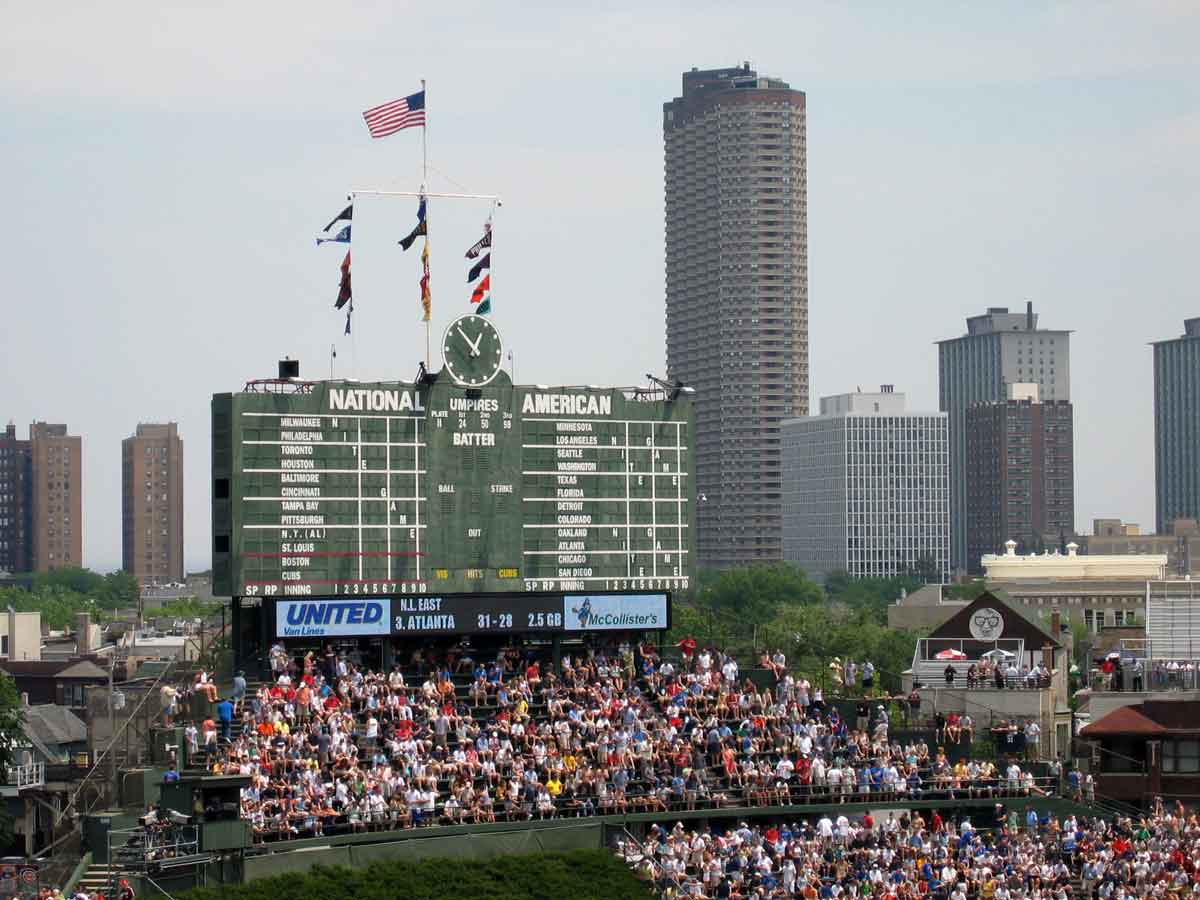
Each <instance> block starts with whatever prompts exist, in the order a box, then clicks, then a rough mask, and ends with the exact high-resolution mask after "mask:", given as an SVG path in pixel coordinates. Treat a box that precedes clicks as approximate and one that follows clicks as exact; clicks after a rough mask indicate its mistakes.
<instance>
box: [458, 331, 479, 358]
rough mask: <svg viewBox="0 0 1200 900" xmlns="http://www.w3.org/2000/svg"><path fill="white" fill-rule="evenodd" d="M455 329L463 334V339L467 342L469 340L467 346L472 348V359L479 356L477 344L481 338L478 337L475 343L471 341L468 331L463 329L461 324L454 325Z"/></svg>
mask: <svg viewBox="0 0 1200 900" xmlns="http://www.w3.org/2000/svg"><path fill="white" fill-rule="evenodd" d="M454 329H455V330H456V331H457V332H458V333H459V334H461V335H462V339H463V340H464V341H466V342H467V346H468V347H470V348H471V357H472V359H473V358H474V357H476V356H478V355H479V351H478V350H477V349H476V346H477V345H478V343H479V340H478V339H476V341H475V343H474V344H472V343H471V339H470V338H469V337H467V333H466V332H465V331H463V330H462V328H461V327H460V326H458V325H455V326H454Z"/></svg>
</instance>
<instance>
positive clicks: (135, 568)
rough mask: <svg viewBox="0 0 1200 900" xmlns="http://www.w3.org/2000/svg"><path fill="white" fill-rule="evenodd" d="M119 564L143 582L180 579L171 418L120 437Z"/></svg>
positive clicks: (178, 454) (177, 465)
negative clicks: (165, 421)
mask: <svg viewBox="0 0 1200 900" xmlns="http://www.w3.org/2000/svg"><path fill="white" fill-rule="evenodd" d="M121 551H122V552H121V567H122V568H123V569H124V570H125V571H126V572H128V573H130V574H131V575H134V576H135V577H136V578H137V579H138V581H139V582H141V583H142V584H143V585H147V584H163V583H166V582H171V581H183V440H182V439H181V438H180V437H179V428H178V426H177V425H176V423H174V422H168V423H166V424H164V425H150V424H139V425H138V427H137V430H136V431H135V432H134V433H133V435H131V436H130V437H127V438H125V440H123V441H121Z"/></svg>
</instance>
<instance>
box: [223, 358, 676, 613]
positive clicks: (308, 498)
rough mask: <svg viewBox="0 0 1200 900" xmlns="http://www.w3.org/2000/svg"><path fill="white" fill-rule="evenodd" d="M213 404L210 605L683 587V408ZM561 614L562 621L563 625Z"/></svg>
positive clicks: (570, 403) (626, 402)
mask: <svg viewBox="0 0 1200 900" xmlns="http://www.w3.org/2000/svg"><path fill="white" fill-rule="evenodd" d="M291 390H292V392H289V393H277V392H276V393H272V392H255V391H246V392H241V393H235V394H217V395H215V396H214V397H213V401H212V415H213V541H214V546H213V551H214V552H213V576H214V591H215V592H216V593H217V594H219V595H220V594H224V595H231V596H237V597H264V598H268V597H269V598H276V599H291V598H324V597H329V598H338V597H354V596H362V597H380V596H389V597H397V596H405V595H413V596H416V595H422V596H431V595H446V594H455V595H461V594H482V593H510V592H531V593H560V594H565V593H572V594H587V593H591V592H594V593H597V594H602V593H605V592H615V591H623V592H634V593H636V592H655V591H672V590H680V589H684V588H686V587H687V586H688V584H689V579H690V574H691V561H692V559H693V558H694V549H693V543H694V542H693V533H694V506H695V490H694V479H693V471H694V469H693V465H692V458H693V451H692V448H693V446H694V439H693V428H694V426H693V416H692V404H691V400H690V398H689V396H688V395H687V394H686V393H684V394H681V395H679V396H678V397H677V398H675V399H670V398H664V397H663V396H662V395H661V394H660V395H658V396H657V398H656V399H651V398H649V397H645V396H639V395H637V394H635V393H632V392H630V391H627V390H624V389H617V388H612V389H609V388H594V387H588V388H577V387H542V386H531V385H517V386H514V385H513V384H512V383H511V382H510V381H509V379H508V377H507V375H506V374H505V373H503V372H501V373H499V374H498V375H494V376H493V377H492V380H491V381H490V383H487V384H485V385H482V386H480V387H467V386H464V385H462V384H459V383H456V381H455V379H453V378H450V377H447V376H446V375H445V373H442V374H441V375H439V376H438V377H437V378H435V379H432V380H431V383H421V384H413V383H406V382H391V383H372V384H367V383H358V382H339V381H329V382H312V383H298V384H296V385H294V386H291ZM561 608H562V607H561V604H560V605H559V606H558V607H557V609H559V610H561Z"/></svg>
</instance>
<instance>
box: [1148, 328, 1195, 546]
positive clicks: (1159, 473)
mask: <svg viewBox="0 0 1200 900" xmlns="http://www.w3.org/2000/svg"><path fill="white" fill-rule="evenodd" d="M1183 328H1184V333H1183V336H1182V337H1178V338H1175V339H1174V340H1169V341H1157V342H1156V343H1155V344H1154V500H1155V504H1154V505H1155V522H1156V523H1157V531H1158V533H1159V534H1167V533H1168V532H1169V531H1170V530H1171V523H1172V522H1174V521H1175V520H1176V519H1200V318H1195V319H1187V320H1186V321H1184V323H1183Z"/></svg>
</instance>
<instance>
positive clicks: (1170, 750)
mask: <svg viewBox="0 0 1200 900" xmlns="http://www.w3.org/2000/svg"><path fill="white" fill-rule="evenodd" d="M1162 755H1163V758H1162V770H1163V771H1164V772H1200V740H1174V741H1163V743H1162Z"/></svg>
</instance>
